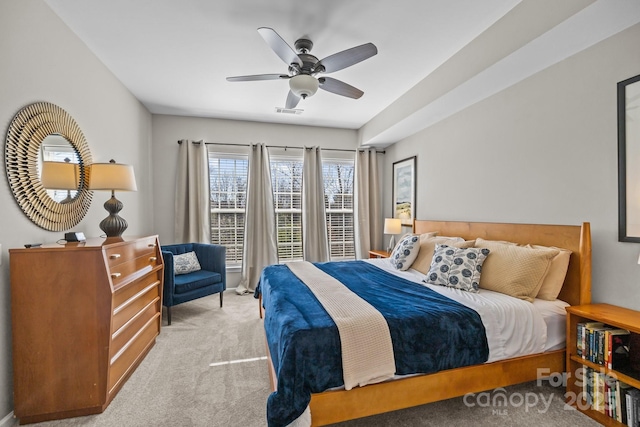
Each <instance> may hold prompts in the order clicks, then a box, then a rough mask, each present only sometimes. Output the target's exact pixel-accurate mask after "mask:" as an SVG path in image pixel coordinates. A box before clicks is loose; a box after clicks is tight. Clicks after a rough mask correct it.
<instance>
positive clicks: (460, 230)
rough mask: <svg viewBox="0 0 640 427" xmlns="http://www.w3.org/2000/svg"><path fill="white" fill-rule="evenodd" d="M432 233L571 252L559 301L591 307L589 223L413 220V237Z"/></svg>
mask: <svg viewBox="0 0 640 427" xmlns="http://www.w3.org/2000/svg"><path fill="white" fill-rule="evenodd" d="M430 231H437V232H438V235H440V236H456V237H462V238H464V239H465V240H472V239H475V238H477V237H481V238H483V239H485V240H506V241H509V242H514V243H518V244H527V243H530V244H532V245H543V246H556V247H558V248H564V249H568V250H570V251H571V252H572V253H571V259H570V261H569V269H568V270H567V276H566V277H565V279H564V285H563V287H562V291H560V295H559V296H558V299H561V300H563V301H566V302H568V303H569V304H571V305H580V304H589V303H591V228H590V225H589V223H588V222H585V223H582V225H581V226H580V225H544V224H508V223H493V222H459V221H428V220H414V222H413V232H414V233H416V234H422V233H428V232H430Z"/></svg>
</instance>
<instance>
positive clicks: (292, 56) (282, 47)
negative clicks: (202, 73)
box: [227, 27, 378, 109]
mask: <svg viewBox="0 0 640 427" xmlns="http://www.w3.org/2000/svg"><path fill="white" fill-rule="evenodd" d="M258 33H260V35H261V36H262V38H263V39H264V40H265V41H266V42H267V44H268V45H269V46H270V47H271V49H273V51H274V52H275V53H276V55H278V56H279V57H280V59H282V60H283V61H284V62H285V63H286V64H287V65H288V66H289V72H288V74H257V75H252V76H236V77H227V81H230V82H247V81H257V80H279V79H286V80H289V89H290V90H289V95H288V96H287V102H286V104H285V108H287V109H294V108H296V106H297V105H298V102H300V99H305V98H307V97H309V96H313V95H314V94H315V93H316V91H317V90H318V88H320V89H323V90H326V91H327V92H331V93H335V94H337V95H342V96H346V97H349V98H354V99H358V98H360V97H361V96H362V95H363V94H364V92H362V91H361V90H360V89H357V88H355V87H353V86H351V85H348V84H346V83H344V82H342V81H340V80H337V79H333V78H331V77H316V76H317V75H318V74H320V73H324V74H328V73H333V72H335V71H338V70H342V69H344V68H347V67H350V66H352V65H354V64H357V63H358V62H361V61H364V60H365V59H368V58H371V57H372V56H374V55H375V54H377V53H378V49H377V48H376V46H375V45H374V44H373V43H365V44H363V45H360V46H356V47H352V48H351V49H347V50H343V51H341V52H338V53H334V54H333V55H330V56H327V57H326V58H324V59H320V60H319V59H318V58H316V57H315V56H313V55H311V54H310V53H309V52H310V51H311V48H312V47H313V42H311V40H309V39H305V38H302V39H298V40H296V42H295V44H294V46H295V50H294V49H293V48H291V46H289V45H288V44H287V42H285V41H284V40H283V39H282V37H280V35H279V34H278V33H277V32H275V30H273V29H272V28H268V27H260V28H258Z"/></svg>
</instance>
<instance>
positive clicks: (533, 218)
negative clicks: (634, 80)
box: [384, 25, 640, 309]
mask: <svg viewBox="0 0 640 427" xmlns="http://www.w3.org/2000/svg"><path fill="white" fill-rule="evenodd" d="M638 40H640V25H635V26H634V27H631V28H629V29H627V30H625V31H623V32H621V33H619V34H617V35H615V36H613V37H611V38H609V39H607V40H604V41H603V42H600V43H599V44H597V45H594V46H592V47H591V48H589V49H587V50H584V51H582V52H580V53H578V54H576V55H574V56H572V57H570V58H568V59H566V60H564V61H562V62H560V63H558V64H556V65H554V66H552V67H549V68H547V69H545V70H543V71H541V72H539V73H537V74H535V75H533V76H532V77H530V78H528V79H526V80H524V81H522V82H520V83H518V84H516V85H514V86H512V87H510V88H508V89H506V90H504V91H502V92H499V93H498V94H496V95H494V96H492V97H490V98H488V99H486V100H484V101H482V102H480V103H477V104H475V105H473V106H471V107H469V108H467V109H465V110H463V111H461V112H460V113H458V114H455V115H453V116H451V117H449V118H448V119H446V120H443V121H441V122H439V123H437V124H435V125H433V126H431V127H430V128H427V129H425V130H424V131H422V132H419V133H418V134H415V135H413V136H411V137H408V138H406V139H404V140H402V141H400V142H398V143H396V144H394V145H393V146H391V147H389V149H388V151H387V155H386V156H385V161H386V165H387V170H388V171H390V170H391V164H392V163H393V162H394V161H397V160H400V159H403V158H405V157H409V156H413V155H417V156H418V163H417V165H418V166H417V177H418V184H417V191H418V194H419V196H418V202H417V217H418V218H424V219H427V218H428V219H444V220H468V221H492V222H521V223H548V224H554V223H555V224H580V223H582V222H584V221H587V222H590V223H591V231H592V240H593V301H594V302H607V303H611V304H616V305H620V306H624V307H629V308H633V309H640V265H638V264H637V261H638V255H639V253H640V245H638V244H633V243H619V242H618V234H617V233H618V232H617V230H618V219H617V215H618V205H617V203H618V198H617V191H618V184H617V115H616V83H617V82H619V81H621V80H624V79H626V78H629V77H632V76H634V75H637V74H640V55H638V54H637V49H638ZM385 182H386V183H387V185H386V187H385V190H384V194H385V202H384V212H385V214H386V215H390V214H391V202H390V199H391V185H390V178H388V179H386V180H385Z"/></svg>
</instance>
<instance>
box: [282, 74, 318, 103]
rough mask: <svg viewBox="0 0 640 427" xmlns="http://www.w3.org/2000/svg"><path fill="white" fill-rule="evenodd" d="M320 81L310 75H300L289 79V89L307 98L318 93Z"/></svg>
mask: <svg viewBox="0 0 640 427" xmlns="http://www.w3.org/2000/svg"><path fill="white" fill-rule="evenodd" d="M318 85H319V83H318V79H316V78H315V77H313V76H310V75H308V74H298V75H297V76H293V77H291V78H290V79H289V88H290V89H291V92H293V93H294V94H295V95H297V96H299V97H301V98H306V97H307V96H313V95H314V94H315V93H316V92H317V91H318Z"/></svg>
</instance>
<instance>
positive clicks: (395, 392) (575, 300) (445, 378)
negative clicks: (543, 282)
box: [267, 220, 591, 426]
mask: <svg viewBox="0 0 640 427" xmlns="http://www.w3.org/2000/svg"><path fill="white" fill-rule="evenodd" d="M413 231H414V233H417V234H421V233H426V232H430V231H437V232H438V234H439V235H441V236H457V237H463V238H464V239H466V240H471V239H475V238H477V237H481V238H483V239H486V240H505V241H509V242H515V243H520V244H527V243H530V244H536V245H543V246H556V247H561V248H565V249H569V250H571V251H572V254H571V260H570V262H569V269H568V271H567V276H566V278H565V281H564V285H563V288H562V291H561V292H560V295H559V296H558V298H559V299H561V300H563V301H566V302H568V303H569V304H570V305H580V304H589V303H590V302H591V231H590V225H589V223H583V224H582V226H571V225H538V224H506V223H486V222H484V223H483V222H452V221H423V220H415V221H414V224H413ZM267 357H268V363H269V376H270V379H271V387H272V390H275V389H276V386H277V384H276V378H277V377H276V375H275V372H274V370H273V363H272V362H271V356H270V355H269V349H268V348H267ZM564 360H565V351H564V350H556V351H550V352H546V353H540V354H535V355H530V356H523V357H517V358H513V359H507V360H502V361H498V362H492V363H484V364H481V365H473V366H467V367H463V368H456V369H450V370H446V371H440V372H436V373H433V374H428V375H418V376H412V377H407V378H403V379H398V380H394V381H387V382H383V383H378V384H372V385H368V386H365V387H356V388H353V389H351V390H349V391H346V390H335V391H326V392H324V393H315V394H312V395H311V403H310V409H311V418H312V425H313V426H322V425H327V424H333V423H337V422H340V421H346V420H351V419H355V418H362V417H366V416H370V415H376V414H381V413H384V412H390V411H394V410H398V409H404V408H409V407H413V406H418V405H423V404H426V403H431V402H437V401H439V400H444V399H450V398H452V397H459V396H463V395H465V394H466V393H477V392H481V391H484V390H491V389H494V388H497V387H505V386H508V385H513V384H518V383H522V382H526V381H533V380H536V379H538V376H539V371H538V369H539V368H545V369H548V371H546V372H550V373H554V372H564V370H565V361H564Z"/></svg>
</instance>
